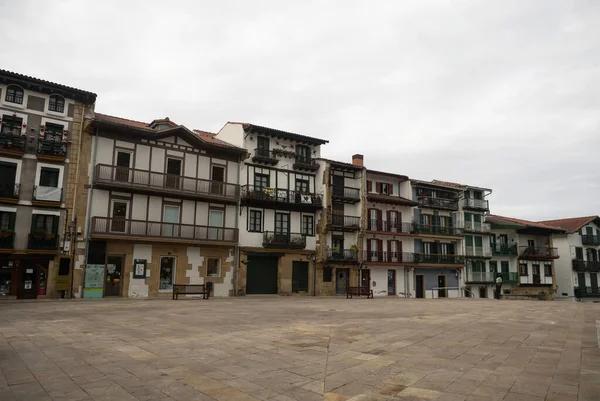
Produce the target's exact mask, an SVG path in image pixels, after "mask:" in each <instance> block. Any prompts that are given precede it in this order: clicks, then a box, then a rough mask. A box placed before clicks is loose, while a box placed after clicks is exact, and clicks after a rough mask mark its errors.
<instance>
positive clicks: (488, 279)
mask: <svg viewBox="0 0 600 401" xmlns="http://www.w3.org/2000/svg"><path fill="white" fill-rule="evenodd" d="M498 274H500V276H501V277H502V284H508V283H516V282H517V281H519V276H518V274H517V273H516V272H502V273H500V272H498V273H496V272H481V271H473V270H472V269H471V268H467V277H466V278H465V281H466V282H467V283H495V282H496V278H497V277H498Z"/></svg>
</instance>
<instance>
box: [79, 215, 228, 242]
mask: <svg viewBox="0 0 600 401" xmlns="http://www.w3.org/2000/svg"><path fill="white" fill-rule="evenodd" d="M91 233H92V237H95V238H109V239H111V238H114V239H124V240H132V241H144V240H146V241H159V242H175V243H188V244H194V243H209V244H217V245H218V244H226V245H233V244H235V243H236V242H237V240H238V229H237V228H224V227H210V226H197V225H193V224H175V223H164V222H154V221H146V220H131V219H120V218H108V217H92V227H91Z"/></svg>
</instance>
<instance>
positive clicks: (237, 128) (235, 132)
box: [216, 123, 256, 148]
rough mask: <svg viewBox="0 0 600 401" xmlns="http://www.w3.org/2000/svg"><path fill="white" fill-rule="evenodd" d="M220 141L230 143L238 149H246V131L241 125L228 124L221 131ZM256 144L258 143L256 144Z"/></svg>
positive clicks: (219, 133)
mask: <svg viewBox="0 0 600 401" xmlns="http://www.w3.org/2000/svg"><path fill="white" fill-rule="evenodd" d="M216 137H217V138H218V139H220V140H222V141H225V142H228V143H230V144H232V145H235V146H237V147H238V148H243V147H244V129H243V127H242V125H241V124H232V123H227V124H225V125H224V126H223V128H221V129H220V130H219V132H218V133H217V136H216ZM254 143H256V141H255V142H254Z"/></svg>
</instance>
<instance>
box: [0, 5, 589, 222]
mask: <svg viewBox="0 0 600 401" xmlns="http://www.w3.org/2000/svg"><path fill="white" fill-rule="evenodd" d="M0 35H1V37H2V38H3V46H1V47H0V60H1V62H0V68H5V69H8V70H12V71H16V72H20V73H25V74H28V75H33V76H36V77H40V78H44V79H48V80H51V81H55V82H59V83H63V84H66V85H71V86H75V87H78V88H81V89H86V90H90V91H93V92H96V93H97V94H98V100H97V104H96V111H98V112H102V113H107V114H113V115H117V116H120V117H126V118H131V119H135V120H142V121H151V120H152V119H154V118H162V117H165V116H168V117H170V118H171V119H172V120H174V121H175V122H177V123H179V124H183V125H186V126H188V127H190V128H199V129H204V130H209V131H217V130H218V129H219V128H220V127H221V126H222V125H223V124H224V123H225V122H226V121H228V120H229V121H244V122H253V123H255V124H260V125H266V126H270V127H274V128H278V129H283V130H288V131H291V132H297V133H301V134H305V135H310V136H316V137H322V138H326V139H328V140H329V141H330V144H328V145H326V146H325V147H324V149H323V151H322V153H323V155H324V156H325V157H329V158H333V159H338V160H343V161H349V160H350V156H351V155H352V154H353V153H363V154H364V155H365V163H366V165H367V166H368V167H369V168H373V169H379V170H386V171H393V172H397V173H401V174H406V175H409V176H410V177H412V178H418V179H425V180H430V179H433V178H437V179H441V180H448V181H456V182H461V183H468V184H472V185H478V186H484V187H489V188H492V189H493V190H494V193H493V195H492V197H491V198H490V199H491V208H492V213H494V214H502V215H507V216H513V217H520V218H525V219H546V218H560V217H568V216H579V215H592V214H600V162H599V160H600V134H599V132H598V131H599V125H600V124H599V123H600V67H599V62H600V1H595V0H589V1H584V0H581V1H568V0H527V1H523V0H503V1H458V0H447V1H425V0H414V1H385V2H384V1H364V2H350V1H337V2H332V1H314V2H309V1H304V0H303V1H294V2H292V1H260V0H254V1H218V2H215V1H176V0H171V1H154V0H145V1H129V0H120V1H113V0H103V1H83V0H71V1H59V0H55V1H41V0H39V1H36V0H19V1H10V0H0Z"/></svg>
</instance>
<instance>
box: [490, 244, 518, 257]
mask: <svg viewBox="0 0 600 401" xmlns="http://www.w3.org/2000/svg"><path fill="white" fill-rule="evenodd" d="M490 246H491V248H492V255H498V256H501V255H505V256H511V255H514V256H516V255H518V254H519V251H518V250H517V245H516V244H513V245H505V244H491V245H490Z"/></svg>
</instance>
